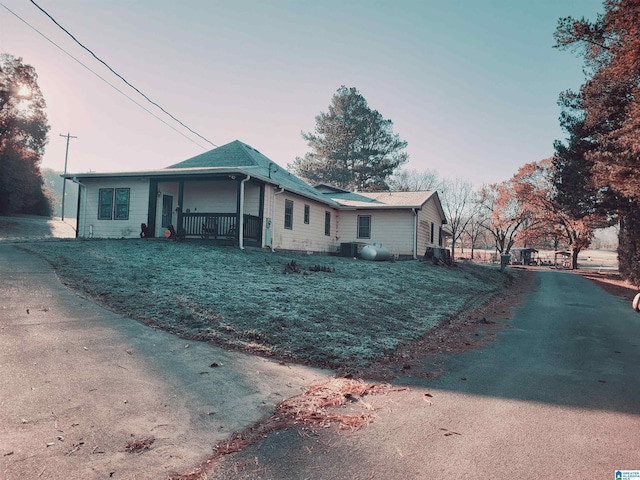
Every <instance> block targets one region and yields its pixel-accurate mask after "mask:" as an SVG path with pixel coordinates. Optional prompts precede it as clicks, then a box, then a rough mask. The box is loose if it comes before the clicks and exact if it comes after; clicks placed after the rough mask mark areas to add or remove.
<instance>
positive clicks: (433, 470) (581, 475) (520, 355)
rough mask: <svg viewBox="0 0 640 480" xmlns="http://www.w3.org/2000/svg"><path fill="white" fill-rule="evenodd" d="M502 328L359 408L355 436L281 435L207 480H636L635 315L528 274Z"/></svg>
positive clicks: (638, 321)
mask: <svg viewBox="0 0 640 480" xmlns="http://www.w3.org/2000/svg"><path fill="white" fill-rule="evenodd" d="M537 278H538V281H539V288H538V290H537V291H536V292H534V293H532V294H530V295H529V297H528V298H527V300H526V301H525V303H524V304H523V305H522V306H521V307H520V308H518V309H517V310H516V312H515V317H514V319H513V320H512V321H510V324H511V326H512V328H509V329H506V330H503V331H502V332H500V333H499V334H498V338H497V341H495V342H492V343H489V344H487V345H486V346H485V347H483V348H481V349H476V350H470V351H467V352H465V353H463V354H459V355H455V356H451V357H450V358H448V360H447V361H446V364H445V367H446V372H447V373H446V374H445V375H443V376H442V377H440V378H439V379H438V380H436V381H425V380H415V379H412V378H405V379H401V380H400V381H399V382H397V383H398V384H399V385H410V386H411V390H409V391H405V392H397V393H394V394H390V395H387V396H371V397H365V400H366V402H367V403H368V406H369V407H370V408H373V409H375V411H376V413H377V419H376V420H375V421H374V422H373V423H372V424H370V425H369V426H368V427H366V428H363V429H361V430H358V431H355V432H347V433H335V432H329V431H326V430H317V431H309V430H303V429H297V430H296V429H293V430H288V431H285V432H279V433H278V434H272V435H270V436H269V437H268V438H266V439H264V440H263V441H262V442H260V443H258V444H256V445H254V446H252V447H250V448H248V449H246V450H244V451H242V452H240V453H238V454H235V455H233V456H230V457H227V458H226V459H225V460H224V462H222V464H221V465H220V466H219V467H218V468H217V470H216V471H215V474H210V475H209V476H208V477H207V478H209V479H211V478H218V479H224V478H238V479H273V480H276V479H303V478H309V479H383V480H392V479H394V480H395V479H398V478H403V479H436V478H469V479H480V478H487V479H512V478H519V479H541V478H571V479H606V478H611V479H613V478H615V475H614V472H615V471H616V470H618V469H627V470H636V469H637V470H640V454H639V451H640V436H639V435H638V432H640V368H639V365H640V315H638V314H637V313H636V312H634V311H633V310H632V309H631V306H630V305H629V304H628V302H624V301H622V300H620V299H619V298H617V297H613V296H611V295H609V294H608V293H606V292H605V291H603V290H601V289H600V288H599V287H597V286H595V285H594V284H592V283H591V282H589V281H588V280H586V279H584V278H583V277H581V276H579V275H576V274H572V273H565V272H558V271H541V272H539V273H537Z"/></svg>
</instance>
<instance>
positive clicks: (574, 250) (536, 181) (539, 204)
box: [514, 158, 607, 269]
mask: <svg viewBox="0 0 640 480" xmlns="http://www.w3.org/2000/svg"><path fill="white" fill-rule="evenodd" d="M554 168H555V167H554V163H553V159H551V158H549V159H546V160H541V161H539V162H533V163H528V164H526V165H524V166H522V167H520V169H519V170H518V172H517V173H516V174H515V175H514V181H515V184H516V186H515V192H516V195H517V196H518V198H519V201H520V202H521V203H523V204H524V205H526V210H527V211H528V212H529V215H530V218H531V219H533V222H532V223H533V225H534V231H533V235H531V236H532V237H533V238H535V237H536V236H537V238H544V236H545V235H548V236H551V237H560V238H561V243H562V244H563V245H565V246H566V247H567V248H569V249H570V250H571V268H572V269H576V268H578V254H579V253H580V252H581V251H582V250H584V249H585V248H587V247H588V246H589V245H590V244H591V241H592V240H593V232H594V230H595V229H596V228H600V227H604V226H606V225H607V222H606V219H605V217H603V216H602V215H600V214H598V213H595V212H594V213H591V214H587V215H582V216H580V217H577V216H575V215H573V214H572V212H571V211H570V210H569V209H568V208H566V207H564V206H563V205H562V204H561V203H560V202H559V201H558V192H557V189H556V187H555V185H554V178H555V171H554Z"/></svg>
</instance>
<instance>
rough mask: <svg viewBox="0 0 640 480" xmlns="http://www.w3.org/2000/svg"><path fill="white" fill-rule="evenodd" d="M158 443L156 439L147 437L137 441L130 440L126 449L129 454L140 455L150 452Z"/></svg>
mask: <svg viewBox="0 0 640 480" xmlns="http://www.w3.org/2000/svg"><path fill="white" fill-rule="evenodd" d="M155 441H156V439H155V437H153V436H151V437H146V438H142V439H137V440H129V441H128V442H127V444H126V445H125V447H124V449H125V450H126V451H127V452H129V453H140V452H143V451H145V450H149V449H150V448H151V446H152V445H153V443H154V442H155Z"/></svg>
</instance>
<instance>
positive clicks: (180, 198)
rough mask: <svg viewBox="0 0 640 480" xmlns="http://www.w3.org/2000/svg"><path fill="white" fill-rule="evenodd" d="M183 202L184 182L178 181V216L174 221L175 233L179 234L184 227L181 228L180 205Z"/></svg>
mask: <svg viewBox="0 0 640 480" xmlns="http://www.w3.org/2000/svg"><path fill="white" fill-rule="evenodd" d="M183 200H184V180H179V181H178V216H177V219H176V224H177V225H176V226H177V228H176V232H179V231H180V230H183V229H184V227H183V226H182V203H183Z"/></svg>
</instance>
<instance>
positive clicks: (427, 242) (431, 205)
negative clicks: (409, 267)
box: [418, 199, 442, 256]
mask: <svg viewBox="0 0 640 480" xmlns="http://www.w3.org/2000/svg"><path fill="white" fill-rule="evenodd" d="M432 223H433V243H432V242H431V224H432ZM441 226H442V217H441V216H440V211H439V210H438V207H437V206H436V204H435V201H434V200H433V199H430V200H429V201H428V202H427V203H425V204H424V205H423V206H422V210H420V211H419V212H418V255H419V256H422V255H424V252H425V250H426V248H427V247H438V246H439V245H438V230H439V228H440V227H441Z"/></svg>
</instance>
